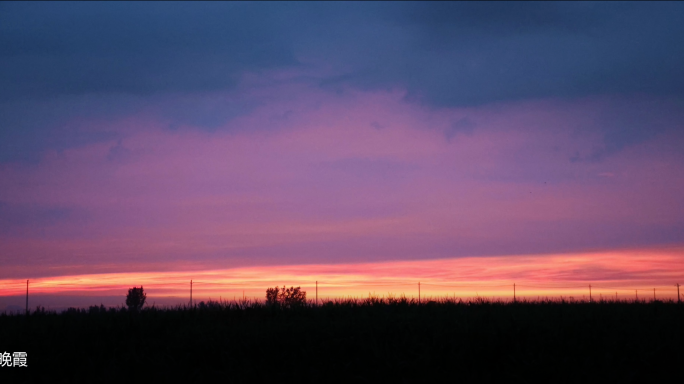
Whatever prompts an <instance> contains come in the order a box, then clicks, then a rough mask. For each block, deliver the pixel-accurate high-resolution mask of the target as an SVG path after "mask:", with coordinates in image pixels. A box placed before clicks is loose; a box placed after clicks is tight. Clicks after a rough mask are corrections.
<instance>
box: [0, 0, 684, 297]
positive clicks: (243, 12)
mask: <svg viewBox="0 0 684 384" xmlns="http://www.w3.org/2000/svg"><path fill="white" fill-rule="evenodd" d="M682 68H684V3H679V2H662V3H661V2H648V3H633V2H610V3H594V2H578V3H565V2H563V3H553V2H543V3H542V2H534V3H515V2H501V3H497V2H482V3H480V2H465V3H446V2H436V3H430V2H398V3H391V2H380V3H374V2H364V3H357V2H353V3H347V2H335V3H310V2H302V3H287V2H280V3H238V2H230V3H215V2H209V3H199V2H193V3H179V2H172V3H163V2H153V3H138V2H136V3H122V2H117V3H80V2H79V3H52V2H50V3H40V2H30V3H28V2H26V3H24V2H11V3H10V2H2V3H0V309H2V307H3V306H4V305H15V301H17V302H21V300H23V299H21V300H19V296H20V295H21V292H20V291H22V289H23V288H19V287H21V286H23V284H25V280H27V279H31V280H32V281H35V282H36V284H37V285H36V289H37V290H38V291H37V293H38V294H44V295H46V296H45V298H44V299H41V300H43V301H41V303H47V305H50V303H52V304H53V305H57V304H55V303H57V302H60V303H62V304H63V303H66V302H67V301H68V300H67V301H64V300H66V299H64V300H62V301H59V300H61V299H58V298H57V296H59V295H62V296H63V297H66V296H69V295H72V296H70V297H76V296H79V295H80V296H93V295H101V296H103V295H104V296H107V295H109V296H112V297H119V296H122V295H124V294H125V291H126V287H127V286H129V285H134V284H142V283H143V282H147V283H149V284H148V287H150V288H149V289H151V291H149V292H150V293H151V294H152V296H153V297H157V298H158V299H159V300H160V302H161V301H163V300H167V301H168V300H171V299H170V298H172V297H181V296H182V297H185V296H186V291H187V287H186V285H188V284H186V280H187V281H188V282H189V280H190V279H193V276H197V279H196V280H198V281H200V280H201V279H204V280H205V281H206V282H207V284H208V283H209V282H212V284H218V285H216V286H214V287H213V288H211V289H210V288H209V287H208V286H207V287H206V289H205V290H204V295H205V296H206V297H209V296H211V295H213V296H212V297H214V298H216V296H219V297H224V296H222V295H221V294H222V293H224V294H225V297H231V296H234V295H236V294H238V293H236V292H239V291H241V290H242V289H244V288H245V287H247V289H248V291H249V292H251V294H253V296H254V297H260V296H261V293H260V292H261V291H263V290H265V288H266V287H267V286H270V285H276V284H281V283H282V284H284V283H286V282H289V283H291V284H294V285H302V286H307V287H309V288H307V289H308V292H309V297H311V291H310V289H311V288H310V287H311V286H312V282H315V281H317V280H320V281H321V282H322V284H323V283H325V284H328V285H327V286H326V288H328V294H333V295H336V296H345V295H347V296H349V295H362V294H366V293H368V292H370V291H371V288H372V284H373V283H377V282H378V281H386V282H390V283H391V284H394V285H392V286H389V288H387V287H384V288H383V289H384V290H373V291H375V292H382V293H383V294H385V293H389V290H391V291H392V292H403V293H406V294H413V290H414V289H413V286H414V285H415V284H416V283H417V282H419V281H422V282H423V284H425V287H428V286H429V284H431V283H432V284H434V285H435V287H436V286H437V285H440V284H441V285H449V284H451V285H454V287H451V288H455V286H457V285H458V284H459V282H467V284H465V283H464V284H465V285H468V284H475V283H477V284H480V285H481V287H480V288H479V289H480V290H479V291H476V293H475V294H476V295H478V294H479V293H477V292H483V291H487V289H489V291H487V292H490V293H491V294H492V295H498V294H500V292H499V291H497V289H498V288H497V287H498V286H500V285H503V286H506V287H508V286H510V285H512V284H513V283H514V282H518V284H520V285H521V286H523V285H524V283H527V284H529V285H530V287H532V286H533V285H534V284H537V285H536V287H535V288H534V289H531V288H530V290H529V293H530V295H536V294H545V293H547V294H551V293H553V294H556V293H558V292H556V291H554V290H553V289H551V288H553V287H551V285H553V284H556V285H557V286H558V287H561V286H568V285H572V286H573V287H575V286H577V287H584V286H585V285H587V284H591V283H592V282H594V283H595V285H596V286H601V285H603V286H605V287H611V289H612V287H620V288H621V289H622V288H624V289H628V288H630V289H631V288H635V289H636V288H639V289H651V287H655V286H658V287H661V286H662V287H667V289H669V291H668V292H669V293H668V294H672V292H675V293H674V295H675V296H676V290H675V291H673V289H674V288H673V285H674V284H675V283H677V282H680V281H681V282H683V283H684V151H683V150H682V148H684V71H682ZM501 271H503V272H501ZM361 272H363V273H361ZM359 273H361V275H359ZM236 276H241V277H242V280H240V279H237V277H236ZM164 279H168V280H173V281H179V282H180V281H182V282H183V283H182V285H178V288H173V287H176V285H174V286H173V287H169V286H166V285H164V284H163V283H162V280H164ZM208 279H211V281H209V280H208ZM236 279H237V280H236ZM65 281H71V283H69V284H75V285H74V286H71V285H69V284H66V283H64V282H65ZM136 281H140V283H136ZM105 282H107V284H105ZM155 284H156V285H155ZM174 284H176V283H174ZM178 284H181V283H178ZM220 284H224V285H220ZM398 284H408V285H407V287H408V286H410V288H406V290H403V288H400V286H399V285H398ZM262 285H263V287H262ZM486 285H489V286H491V287H489V288H486V287H485V286H486ZM200 286H201V285H200ZM321 286H322V287H323V285H321ZM333 286H334V287H335V289H334V290H333V289H332V288H333ZM240 287H242V288H240ZM550 287H551V288H550ZM442 288H444V290H438V289H436V288H435V289H433V291H432V292H433V293H434V294H435V295H438V294H446V293H447V292H452V291H453V290H452V289H451V288H449V287H442ZM447 288H448V289H447ZM485 288H486V289H485ZM200 289H201V288H200ZM505 289H506V290H507V289H508V288H505ZM578 289H579V288H578ZM581 289H582V290H583V289H584V288H581ZM659 289H660V288H659ZM663 289H665V288H663ZM471 291H472V290H470V288H468V289H466V290H464V291H463V294H464V295H470V296H472V295H473V292H471ZM631 291H633V289H631V290H630V292H631ZM122 292H123V293H122ZM199 292H202V291H201V290H200V291H199ZM578 292H579V291H578ZM578 292H577V293H576V294H579V293H578ZM454 294H455V293H454ZM73 295H76V296H73ZM630 297H631V296H630ZM98 298H99V296H98ZM70 300H76V299H73V298H72V299H70ZM103 300H104V299H103ZM107 300H110V299H107ZM112 300H113V299H112ZM184 300H185V299H184ZM81 301H82V300H81ZM81 301H79V303H81ZM110 301H111V300H110ZM119 301H121V300H119ZM74 302H75V301H74ZM108 302H109V301H108ZM112 303H113V302H112ZM64 305H72V304H64ZM74 305H75V304H74ZM84 305H85V304H84Z"/></svg>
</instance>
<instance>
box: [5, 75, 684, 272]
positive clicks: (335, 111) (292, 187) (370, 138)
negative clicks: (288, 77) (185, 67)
mask: <svg viewBox="0 0 684 384" xmlns="http://www.w3.org/2000/svg"><path fill="white" fill-rule="evenodd" d="M298 87H302V86H295V85H288V86H283V88H282V89H280V88H279V89H275V90H271V91H272V92H271V93H268V92H266V91H264V90H262V89H258V90H256V91H253V92H257V93H259V92H262V93H263V94H266V95H269V96H268V97H269V98H268V102H267V103H263V104H261V105H260V106H257V107H255V108H254V109H253V110H251V111H250V112H249V113H246V114H244V115H241V116H239V117H236V118H235V119H233V120H231V121H229V122H228V123H226V125H225V126H224V127H221V128H220V129H217V130H214V131H202V130H199V129H193V128H192V127H180V128H177V129H175V130H169V129H168V128H167V127H168V122H166V121H163V119H161V118H159V117H155V116H156V115H155V113H154V112H155V111H154V110H153V109H154V108H152V109H150V110H144V111H142V112H141V113H140V115H136V116H129V117H126V118H124V119H121V120H119V121H113V122H112V121H110V122H97V121H93V122H92V124H98V123H99V124H105V125H107V129H114V130H117V131H118V132H120V133H121V134H122V135H123V136H124V138H123V139H122V140H121V142H119V141H118V140H117V141H112V142H107V143H99V144H92V145H88V146H84V147H80V148H73V149H69V150H65V151H63V152H60V153H57V152H53V153H47V154H46V155H45V157H44V158H43V160H42V161H41V162H40V163H39V164H33V165H19V164H4V165H1V166H0V178H1V179H2V180H3V181H4V186H3V188H2V189H0V202H3V203H4V204H7V205H9V206H12V207H18V208H16V209H23V208H22V207H24V208H26V207H31V209H35V210H37V211H40V210H41V209H43V210H49V209H53V208H59V209H63V210H64V211H65V212H67V214H65V216H66V217H63V218H62V217H60V218H57V219H54V220H52V221H45V222H39V223H35V222H32V223H28V224H13V223H10V224H9V225H7V229H5V230H4V231H3V232H1V233H0V239H1V240H2V241H1V245H0V251H1V255H0V259H1V261H2V262H3V263H4V264H5V265H6V266H7V267H6V268H3V271H2V272H0V273H1V274H2V275H0V278H2V277H5V278H7V277H19V276H27V277H39V276H49V275H55V274H64V273H66V274H68V273H69V272H68V271H69V270H72V271H74V272H76V271H79V273H80V271H84V270H90V271H94V272H105V271H120V272H127V271H140V270H141V269H144V268H147V266H150V265H152V266H153V265H157V266H159V265H163V264H165V263H168V264H169V265H170V267H165V268H170V269H173V268H176V267H175V266H177V265H181V264H183V265H187V264H190V265H191V267H192V268H193V269H199V268H205V269H213V268H219V269H220V268H226V267H229V266H236V265H238V266H249V265H264V264H272V263H275V264H283V263H284V264H303V263H348V262H360V261H364V260H366V261H379V260H391V259H433V258H453V257H463V256H477V255H503V254H512V253H514V254H548V253H553V252H568V251H580V250H583V249H605V250H610V249H615V248H624V247H634V246H642V245H643V246H647V245H658V244H672V243H675V244H678V243H681V240H682V238H681V235H677V233H676V230H677V228H681V227H682V226H683V225H684V223H683V222H682V217H684V205H682V204H681V193H680V191H681V190H682V189H683V187H684V177H683V176H682V175H684V158H683V157H682V154H681V151H680V150H679V149H678V147H677V146H675V145H673V143H675V142H681V139H679V136H677V135H674V134H671V133H669V134H668V133H663V134H661V135H658V136H655V137H653V138H651V139H649V140H647V141H644V142H641V143H637V144H634V145H632V146H629V147H626V148H624V149H623V150H622V151H620V152H617V153H615V154H612V155H611V156H609V157H606V158H605V159H603V160H602V161H601V162H590V161H584V162H572V161H570V158H571V156H572V155H573V154H574V153H575V152H580V153H581V154H582V155H583V156H586V154H587V153H589V152H590V149H591V148H593V146H595V145H598V144H597V143H599V142H600V140H601V135H600V134H599V133H598V132H583V133H582V134H578V133H577V132H578V129H579V128H578V127H582V126H584V124H589V123H590V122H591V121H592V119H595V118H596V114H597V113H598V111H600V110H601V108H602V106H604V105H605V104H606V103H609V101H605V100H589V101H580V102H574V103H573V102H557V101H537V102H527V103H518V104H510V105H499V106H489V107H481V108H470V109H444V110H434V109H429V108H426V107H423V106H420V105H417V104H413V103H410V102H407V101H406V100H405V99H404V94H403V93H401V92H386V93H383V92H375V93H363V92H357V93H350V94H344V95H331V94H329V93H325V92H322V91H315V90H311V89H310V88H304V89H300V88H298ZM216 97H220V96H219V95H217V96H216ZM464 117H467V118H468V119H469V120H471V121H472V122H473V124H475V128H474V129H473V130H472V132H470V133H468V134H456V135H455V136H453V137H451V138H450V139H449V138H448V137H447V134H446V133H447V132H448V130H449V129H451V127H452V126H453V124H454V122H457V121H459V120H460V119H462V118H464ZM86 123H87V122H83V121H81V122H79V124H81V125H84V124H86ZM375 123H377V124H375ZM378 126H380V127H381V128H378ZM97 129H102V128H101V127H99V128H97ZM112 154H114V155H112ZM606 170H610V174H612V175H613V176H612V177H602V176H600V175H601V174H606V172H607V171H606ZM37 215H38V214H37ZM668 231H669V232H668ZM515 260H519V259H518V258H516V259H515Z"/></svg>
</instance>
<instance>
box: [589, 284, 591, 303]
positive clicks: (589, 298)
mask: <svg viewBox="0 0 684 384" xmlns="http://www.w3.org/2000/svg"><path fill="white" fill-rule="evenodd" d="M589 302H590V303H591V284H589Z"/></svg>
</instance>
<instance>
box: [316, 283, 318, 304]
mask: <svg viewBox="0 0 684 384" xmlns="http://www.w3.org/2000/svg"><path fill="white" fill-rule="evenodd" d="M316 305H317V306H318V280H316Z"/></svg>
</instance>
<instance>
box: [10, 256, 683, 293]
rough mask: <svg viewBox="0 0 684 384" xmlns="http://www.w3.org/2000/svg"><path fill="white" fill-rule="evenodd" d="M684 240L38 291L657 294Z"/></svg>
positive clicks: (121, 276) (54, 284) (187, 275)
mask: <svg viewBox="0 0 684 384" xmlns="http://www.w3.org/2000/svg"><path fill="white" fill-rule="evenodd" d="M683 278H684V248H662V249H650V250H629V251H612V252H596V253H573V254H556V255H534V256H497V257H467V258H457V259H443V260H421V261H390V262H376V263H354V264H336V265H288V266H267V267H246V268H235V269H222V270H205V271H195V272H149V273H108V274H95V275H76V276H58V277H46V278H37V279H32V280H31V281H30V294H32V295H60V296H85V297H87V296H125V293H126V291H127V289H128V288H130V287H132V286H140V285H142V286H144V287H145V291H146V292H148V302H150V303H152V301H154V300H155V299H158V300H159V301H160V302H167V303H171V302H173V301H174V300H176V301H177V303H184V302H187V301H188V298H189V288H190V280H193V298H194V299H195V300H196V301H199V300H208V299H213V300H218V299H219V298H221V299H223V300H233V299H234V298H240V297H242V295H243V292H244V295H245V297H247V298H250V299H257V300H262V299H263V296H264V291H265V290H266V288H267V287H273V286H276V285H278V286H283V285H287V286H301V287H302V288H303V289H304V290H305V291H306V292H307V298H309V299H314V298H315V284H316V281H318V294H319V299H328V298H330V299H333V298H347V297H356V298H363V297H367V296H368V295H369V294H373V295H377V296H385V297H387V295H388V294H393V295H397V296H400V295H406V296H407V297H409V298H410V297H414V298H415V297H417V296H418V283H419V282H420V284H421V297H422V298H424V299H429V298H430V297H454V296H455V297H460V298H472V297H476V296H480V297H488V298H503V299H511V298H512V296H513V284H514V283H515V284H516V296H517V297H518V298H534V299H536V298H537V297H538V296H541V297H549V298H558V297H560V296H563V297H571V296H572V297H574V298H576V299H582V298H585V299H588V297H589V288H588V287H589V284H591V285H592V296H593V297H594V299H599V298H611V299H612V298H615V295H616V293H617V294H618V298H620V299H633V298H635V295H636V293H635V290H639V292H638V295H639V298H640V299H650V298H652V297H653V293H652V290H653V288H656V295H657V297H658V298H659V299H666V298H670V299H675V298H676V297H677V289H676V287H675V286H674V285H675V284H676V283H677V282H684V280H683ZM0 286H2V289H1V290H0V296H18V295H24V294H25V292H26V281H25V280H15V279H11V280H9V279H8V280H0Z"/></svg>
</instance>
